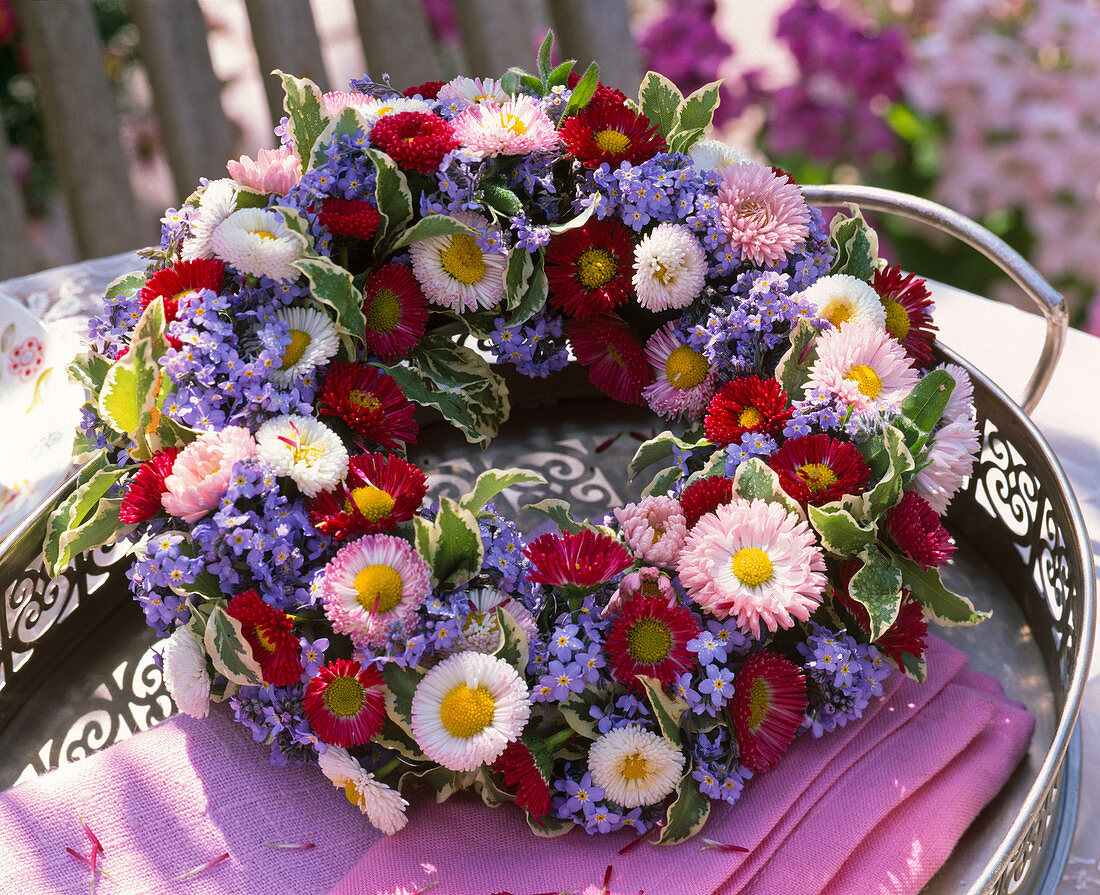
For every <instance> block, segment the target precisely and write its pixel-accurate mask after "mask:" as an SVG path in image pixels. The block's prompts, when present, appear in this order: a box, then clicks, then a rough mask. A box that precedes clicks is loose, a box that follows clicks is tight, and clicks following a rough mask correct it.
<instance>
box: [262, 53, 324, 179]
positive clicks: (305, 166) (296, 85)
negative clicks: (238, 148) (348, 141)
mask: <svg viewBox="0 0 1100 895" xmlns="http://www.w3.org/2000/svg"><path fill="white" fill-rule="evenodd" d="M273 74H275V75H277V76H278V77H279V78H281V79H282V82H283V90H284V91H285V93H286V96H285V98H284V99H283V108H284V109H285V110H286V114H287V118H288V119H289V120H288V122H287V129H288V133H287V136H288V137H290V139H291V140H293V141H294V150H295V152H297V153H298V157H299V158H300V159H301V160H302V170H303V171H308V170H309V169H310V167H311V166H312V162H313V146H314V144H315V143H316V142H317V139H318V138H319V137H320V136H321V134H322V133H323V132H324V130H325V128H326V127H327V126H328V118H327V117H326V115H325V107H324V103H323V101H322V99H321V88H320V87H318V86H317V85H316V84H314V83H313V82H312V81H311V80H309V78H296V77H294V75H288V74H286V73H285V72H282V71H279V70H278V69H276V70H275V71H274V72H273Z"/></svg>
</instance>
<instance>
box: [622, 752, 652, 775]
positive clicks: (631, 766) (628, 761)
mask: <svg viewBox="0 0 1100 895" xmlns="http://www.w3.org/2000/svg"><path fill="white" fill-rule="evenodd" d="M619 774H620V775H621V776H623V777H625V778H626V779H627V780H642V779H644V778H645V777H647V776H649V762H648V761H646V760H645V756H644V755H642V754H641V753H640V752H631V753H630V754H629V755H625V756H623V758H622V759H621V760H620V761H619Z"/></svg>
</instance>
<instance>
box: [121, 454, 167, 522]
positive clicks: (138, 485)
mask: <svg viewBox="0 0 1100 895" xmlns="http://www.w3.org/2000/svg"><path fill="white" fill-rule="evenodd" d="M179 452H180V449H179V448H165V449H164V450H163V451H157V452H156V453H155V454H153V456H152V457H150V458H149V459H148V460H146V461H145V462H144V463H142V464H141V466H139V467H138V471H137V473H136V474H135V475H134V477H133V478H132V479H130V483H129V484H128V485H127V486H126V490H125V491H124V492H123V495H122V503H121V504H119V507H118V521H119V522H121V523H122V524H123V525H136V524H137V523H138V522H144V521H145V520H146V519H152V518H153V517H154V516H155V515H156V514H157V513H159V512H160V511H161V510H163V509H164V505H163V504H162V503H161V500H162V498H163V497H164V492H165V491H167V490H168V486H167V485H166V484H165V482H164V480H165V478H167V477H168V476H170V475H171V474H172V465H173V464H174V463H175V462H176V457H177V456H179Z"/></svg>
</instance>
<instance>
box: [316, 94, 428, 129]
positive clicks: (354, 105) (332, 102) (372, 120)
mask: <svg viewBox="0 0 1100 895" xmlns="http://www.w3.org/2000/svg"><path fill="white" fill-rule="evenodd" d="M321 99H322V103H323V104H324V107H325V117H326V118H329V119H330V120H331V119H336V118H339V117H340V113H341V112H343V111H344V109H354V110H355V111H356V112H358V113H359V114H360V116H361V117H362V119H363V121H364V122H366V124H367V125H368V131H369V128H370V127H373V126H374V125H375V124H376V123H377V121H378V119H379V118H381V117H383V116H384V115H389V114H391V113H393V112H431V111H432V104H431V103H430V102H427V101H426V100H422V99H411V98H409V97H405V96H396V95H395V96H389V97H386V98H385V99H378V98H377V97H373V96H367V95H366V94H365V93H326V94H324V95H323V96H322V98H321Z"/></svg>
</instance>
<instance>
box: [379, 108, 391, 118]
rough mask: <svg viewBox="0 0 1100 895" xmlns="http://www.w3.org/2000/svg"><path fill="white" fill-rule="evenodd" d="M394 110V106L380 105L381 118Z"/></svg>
mask: <svg viewBox="0 0 1100 895" xmlns="http://www.w3.org/2000/svg"><path fill="white" fill-rule="evenodd" d="M392 111H393V106H381V107H379V109H378V112H377V114H378V117H379V118H382V117H384V116H386V115H389V114H390V112H392Z"/></svg>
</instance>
